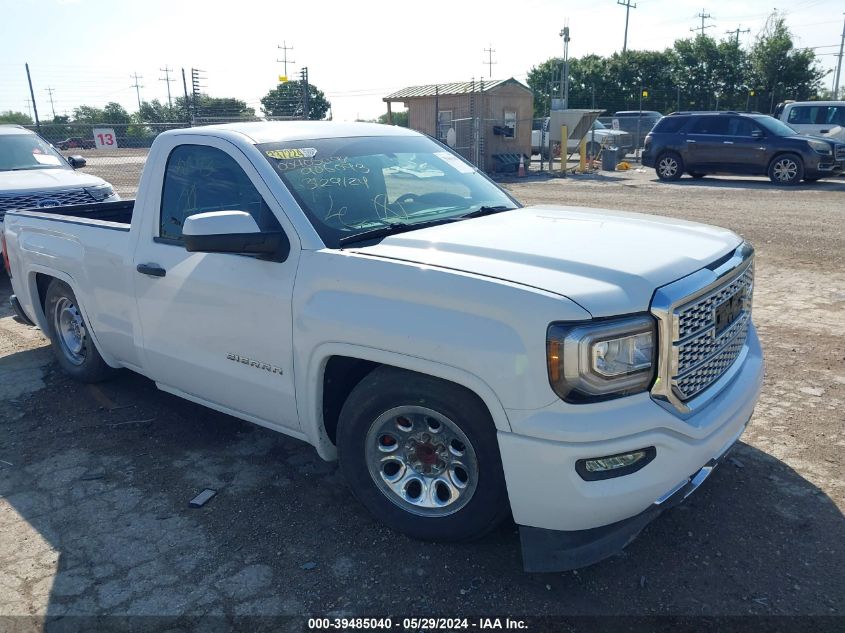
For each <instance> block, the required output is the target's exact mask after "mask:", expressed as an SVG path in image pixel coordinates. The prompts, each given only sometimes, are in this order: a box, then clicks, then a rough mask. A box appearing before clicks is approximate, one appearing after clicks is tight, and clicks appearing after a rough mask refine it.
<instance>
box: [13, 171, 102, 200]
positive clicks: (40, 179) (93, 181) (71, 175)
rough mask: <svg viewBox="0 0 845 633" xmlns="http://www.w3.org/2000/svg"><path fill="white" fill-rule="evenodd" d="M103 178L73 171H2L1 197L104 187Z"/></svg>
mask: <svg viewBox="0 0 845 633" xmlns="http://www.w3.org/2000/svg"><path fill="white" fill-rule="evenodd" d="M103 184H105V181H104V180H103V179H102V178H97V177H96V176H91V175H88V174H84V173H81V172H78V171H74V170H73V169H22V170H21V171H0V196H2V195H4V194H20V193H30V192H35V191H50V190H53V189H74V188H77V187H96V186H97V185H103Z"/></svg>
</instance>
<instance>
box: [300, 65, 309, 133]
mask: <svg viewBox="0 0 845 633" xmlns="http://www.w3.org/2000/svg"><path fill="white" fill-rule="evenodd" d="M299 76H300V78H301V79H302V115H303V118H304V119H305V120H306V121H307V120H309V119H310V118H311V104H310V103H308V96H309V95H308V66H303V67H302V70H300V71H299Z"/></svg>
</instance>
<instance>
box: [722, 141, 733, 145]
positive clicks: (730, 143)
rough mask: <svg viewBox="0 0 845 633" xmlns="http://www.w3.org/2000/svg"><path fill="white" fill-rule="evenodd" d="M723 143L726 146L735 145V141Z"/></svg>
mask: <svg viewBox="0 0 845 633" xmlns="http://www.w3.org/2000/svg"><path fill="white" fill-rule="evenodd" d="M722 143H724V144H725V145H733V144H734V142H733V141H722Z"/></svg>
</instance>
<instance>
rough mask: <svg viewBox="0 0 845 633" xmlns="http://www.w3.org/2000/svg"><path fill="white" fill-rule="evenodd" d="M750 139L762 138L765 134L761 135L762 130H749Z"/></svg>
mask: <svg viewBox="0 0 845 633" xmlns="http://www.w3.org/2000/svg"><path fill="white" fill-rule="evenodd" d="M751 136H752V138H763V137H764V136H765V134H763V130H751Z"/></svg>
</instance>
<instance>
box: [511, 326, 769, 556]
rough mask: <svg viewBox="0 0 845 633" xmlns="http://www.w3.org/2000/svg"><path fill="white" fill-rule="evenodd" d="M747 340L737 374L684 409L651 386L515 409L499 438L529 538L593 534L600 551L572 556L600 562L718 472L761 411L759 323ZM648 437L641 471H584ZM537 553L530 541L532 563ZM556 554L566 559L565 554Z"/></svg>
mask: <svg viewBox="0 0 845 633" xmlns="http://www.w3.org/2000/svg"><path fill="white" fill-rule="evenodd" d="M746 345H747V348H748V350H747V354H746V355H745V357H744V360H742V361H738V362H742V366H741V367H740V368H739V371H737V372H736V374H735V376H734V378H733V380H732V381H731V382H730V383H729V384H727V385H726V386H724V388H723V389H722V391H721V392H720V393H719V394H718V395H716V396H715V397H713V399H712V400H711V401H710V402H709V403H708V404H707V405H705V406H703V407H702V408H701V409H699V410H697V411H696V412H695V413H694V414H693V415H691V416H689V417H686V418H684V419H682V418H681V417H679V416H678V415H676V414H674V413H672V412H670V411H668V410H667V409H665V408H663V407H661V406H660V405H658V404H657V403H656V402H654V401H653V400H652V399H651V398H650V396H649V395H648V394H639V395H637V396H630V397H627V398H620V399H617V400H612V401H607V402H601V403H595V404H590V405H568V404H566V403H564V402H562V401H561V402H556V403H554V404H553V405H551V406H550V407H547V408H546V409H542V410H539V411H513V410H511V411H508V416H509V419H510V421H511V426H512V428H513V430H514V432H513V433H503V432H500V433H499V434H498V439H499V447H500V450H501V454H502V464H503V467H504V471H505V480H506V482H507V487H508V495H509V498H510V503H511V509H512V511H513V515H514V519H515V521H516V522H517V523H518V524H519V525H520V526H521V530H522V533H523V539H524V540H525V538H526V536H527V535H531V537H532V538H535V540H536V539H537V538H538V535H540V534H542V533H544V532H548V531H553V532H557V533H558V534H557V535H556V536H555V539H553V540H554V542H555V543H557V544H558V546H555V548H554V549H555V551H556V552H559V551H560V550H561V549H566V548H561V547H560V546H559V545H560V544H565V543H566V542H567V540H568V542H569V543H570V545H571V546H572V547H574V548H576V549H578V548H581V549H582V551H587V550H584V547H583V546H585V545H588V544H589V542H591V541H592V542H594V543H595V545H596V547H595V549H596V550H598V551H599V553H600V555H598V554H597V553H595V552H593V553H590V554H589V555H588V554H578V553H576V552H573V553H572V557H571V562H574V563H577V564H576V565H575V566H581V565H585V564H591V563H593V562H597V561H598V560H601V559H602V558H606V557H607V556H610V555H612V554H614V553H616V552H617V551H619V550H620V549H621V548H622V547H624V546H625V545H626V544H627V543H628V542H629V541H630V540H631V539H632V538H633V537H634V536H636V534H637V533H638V532H639V531H640V530H641V529H642V527H644V526H645V524H647V523H648V522H649V521H650V520H652V519H653V518H654V517H655V516H657V514H659V513H660V511H662V510H663V509H665V508H666V507H667V504H669V503H670V501H671V502H672V503H674V502H676V500H677V495H678V492H679V491H681V490H682V489H683V491H684V495H681V499H682V498H683V496H685V495H686V493H687V492H689V490H687V488H688V487H689V486H690V485H691V482H692V480H693V479H696V478H698V479H696V481H697V482H698V483H696V484H695V486H694V487H697V485H698V484H700V480H703V479H702V477H701V475H702V472H706V473H707V474H709V470H707V469H708V468H709V467H710V465H711V464H712V463H713V462H714V460H718V459H719V458H720V457H721V456H723V455H724V454H725V453H726V452H727V450H728V449H729V448H730V447H731V446H733V444H734V443H735V442H736V441H737V440H738V439H739V437H740V436H741V435H742V432H743V431H744V429H745V426H746V424H747V422H748V420H749V418H750V417H751V414H752V413H753V411H754V405H755V404H756V401H757V398H758V396H759V393H760V389H761V386H762V379H763V358H762V352H761V350H760V344H759V340H758V339H757V334H756V331H755V330H754V328H753V326H752V327H751V329H750V330H749V335H748V339H747V342H746ZM646 447H655V449H656V456H655V458H654V459H653V460H652V461H651V462H650V463H648V464H647V465H646V466H645V467H643V468H641V469H640V470H638V471H636V472H634V473H632V474H628V475H623V476H619V477H614V478H610V479H604V480H599V481H585V480H583V479H582V478H581V477H580V475H578V473H577V472H576V469H575V463H576V462H577V461H578V460H581V459H590V458H596V457H602V456H606V455H616V454H620V453H626V452H631V451H635V450H639V449H643V448H646ZM702 469H705V470H704V471H702ZM690 473H693V474H692V475H691V474H690ZM658 501H659V503H657V502H658ZM655 506H656V507H655ZM626 522H627V523H626ZM620 523H625V525H624V526H620V525H618V524H620ZM523 526H524V527H523ZM531 528H536V529H537V530H539V531H537V530H532V529H531ZM623 528H624V529H623ZM561 533H563V534H561ZM566 533H569V535H568V536H566ZM539 539H540V540H539V541H538V542H539V543H540V548H541V549H543V543H545V544H546V545H549V546H551V545H552V539H551V538H550V536H549V535H548V534H546V535H545V536H540V537H539ZM529 549H531V548H529ZM569 549H572V548H569ZM588 549H589V548H588ZM537 558H539V557H535V556H534V555H532V554H531V552H530V551H529V552H528V557H527V558H526V564H528V563H529V562H530V561H531V560H535V559H537ZM549 558H550V559H551V558H552V557H551V556H549ZM555 558H556V560H558V561H559V562H565V558H563V557H561V556H558V555H557V554H556V555H555ZM583 561H587V562H583ZM538 564H539V563H538ZM570 568H571V567H570Z"/></svg>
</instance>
